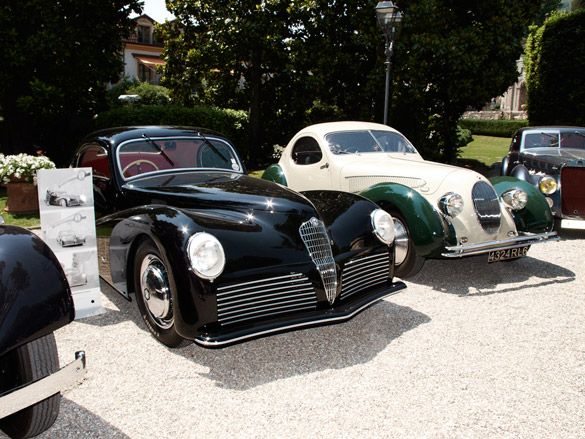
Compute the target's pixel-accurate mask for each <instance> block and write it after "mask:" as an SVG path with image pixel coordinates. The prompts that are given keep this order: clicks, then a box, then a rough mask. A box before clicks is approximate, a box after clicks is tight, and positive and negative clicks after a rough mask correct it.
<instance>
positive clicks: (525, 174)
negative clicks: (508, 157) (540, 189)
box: [510, 164, 534, 184]
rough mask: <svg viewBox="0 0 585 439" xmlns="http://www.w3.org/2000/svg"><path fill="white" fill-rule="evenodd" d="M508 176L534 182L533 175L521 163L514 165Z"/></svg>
mask: <svg viewBox="0 0 585 439" xmlns="http://www.w3.org/2000/svg"><path fill="white" fill-rule="evenodd" d="M510 177H513V178H515V179H518V180H523V181H527V182H529V183H531V184H534V177H533V176H532V174H531V173H530V171H529V170H528V168H527V167H526V166H524V165H522V164H520V165H516V166H514V169H512V171H511V172H510Z"/></svg>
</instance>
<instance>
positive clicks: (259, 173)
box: [248, 169, 264, 178]
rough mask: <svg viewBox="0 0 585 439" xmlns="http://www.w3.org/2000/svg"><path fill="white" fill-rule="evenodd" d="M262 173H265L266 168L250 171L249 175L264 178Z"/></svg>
mask: <svg viewBox="0 0 585 439" xmlns="http://www.w3.org/2000/svg"><path fill="white" fill-rule="evenodd" d="M262 174H264V169H258V170H255V171H248V175H249V176H251V177H256V178H262Z"/></svg>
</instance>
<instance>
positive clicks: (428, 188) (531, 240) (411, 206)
mask: <svg viewBox="0 0 585 439" xmlns="http://www.w3.org/2000/svg"><path fill="white" fill-rule="evenodd" d="M263 178H264V179H267V180H271V181H275V182H277V183H280V184H282V185H285V186H288V187H290V188H291V189H294V190H296V191H310V190H317V189H318V190H321V189H331V190H341V191H346V192H353V193H358V194H360V195H363V196H365V197H366V198H369V199H370V200H372V201H374V202H376V203H377V204H379V205H380V207H382V208H383V209H385V210H386V211H387V212H389V213H390V214H391V215H392V216H393V218H394V228H395V235H396V259H395V264H396V267H395V269H396V275H397V276H399V277H403V278H406V277H409V276H413V275H414V274H416V273H417V272H418V271H419V270H420V269H421V268H422V265H423V263H424V260H425V259H428V258H459V257H464V256H472V255H479V254H486V255H487V261H488V262H496V261H502V260H510V259H517V258H519V257H522V256H525V255H526V253H527V251H528V249H529V247H530V246H531V245H532V244H537V243H541V242H546V241H548V240H551V239H556V238H557V237H556V232H554V231H553V230H552V228H553V224H554V222H553V216H552V214H551V210H550V207H549V205H548V203H547V201H546V199H545V197H544V196H543V195H542V194H541V193H539V191H538V190H537V189H536V188H535V187H534V186H533V185H531V184H529V183H527V182H525V181H522V180H519V179H517V178H512V177H496V178H493V179H491V180H488V179H487V178H485V177H483V176H482V175H480V174H478V173H477V172H474V171H471V170H468V169H464V168H459V167H455V166H450V165H444V164H440V163H435V162H430V161H425V160H424V159H423V158H422V157H421V155H420V154H419V153H418V151H417V150H416V148H414V146H412V144H411V143H410V142H409V141H408V140H407V139H406V137H404V136H403V135H402V134H400V133H399V132H398V131H396V130H394V129H392V128H390V127H388V126H386V125H380V124H375V123H368V122H333V123H324V124H318V125H312V126H309V127H306V128H304V129H303V130H301V131H300V132H298V133H297V134H296V135H295V136H294V137H293V138H292V140H291V141H290V142H289V143H288V145H287V146H286V148H285V150H284V151H283V154H282V156H281V158H280V161H279V162H278V164H275V165H271V166H270V167H269V168H268V169H266V171H265V172H264V174H263Z"/></svg>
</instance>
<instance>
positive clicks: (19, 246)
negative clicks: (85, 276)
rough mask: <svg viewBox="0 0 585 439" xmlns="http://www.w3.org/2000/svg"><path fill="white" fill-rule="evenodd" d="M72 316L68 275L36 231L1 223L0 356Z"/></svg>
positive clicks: (57, 326)
mask: <svg viewBox="0 0 585 439" xmlns="http://www.w3.org/2000/svg"><path fill="white" fill-rule="evenodd" d="M74 318H75V308H74V305H73V299H72V297H71V291H70V289H69V284H68V283H67V278H66V277H65V274H64V273H63V269H62V268H61V265H60V264H59V261H58V260H57V258H56V257H55V255H54V254H53V252H52V251H51V249H50V248H49V247H48V246H47V245H46V244H45V243H44V242H43V241H42V240H41V239H40V238H39V237H38V236H36V235H35V234H33V233H31V232H29V231H28V230H25V229H22V228H20V227H14V226H0V355H3V354H4V353H6V352H8V351H9V350H11V349H14V348H16V347H18V346H21V345H24V344H26V343H28V342H29V341H32V340H34V339H36V338H39V337H42V336H44V335H47V334H50V333H51V332H53V331H55V330H56V329H58V328H61V327H62V326H65V325H67V324H68V323H69V322H71V321H72V320H73V319H74Z"/></svg>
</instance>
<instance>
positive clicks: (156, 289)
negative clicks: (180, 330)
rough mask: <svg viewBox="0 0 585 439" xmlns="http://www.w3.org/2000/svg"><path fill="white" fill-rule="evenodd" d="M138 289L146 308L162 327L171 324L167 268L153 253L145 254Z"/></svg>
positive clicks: (165, 327) (171, 315)
mask: <svg viewBox="0 0 585 439" xmlns="http://www.w3.org/2000/svg"><path fill="white" fill-rule="evenodd" d="M140 290H141V292H142V298H143V299H144V303H145V305H146V309H147V310H148V312H149V314H150V315H151V317H152V318H153V320H154V321H155V322H156V324H157V325H158V326H160V327H161V328H163V329H167V328H170V327H171V326H172V325H173V303H172V299H171V289H170V287H169V280H168V276H167V270H166V268H165V266H164V264H163V263H162V261H161V260H160V259H159V258H158V257H157V256H155V255H147V256H146V257H145V258H144V260H143V261H142V265H141V266H140Z"/></svg>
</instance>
